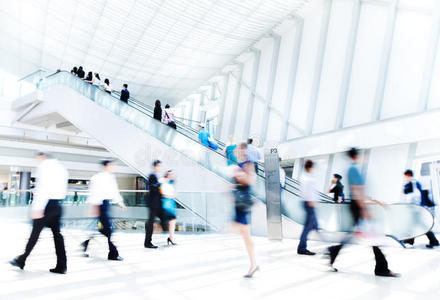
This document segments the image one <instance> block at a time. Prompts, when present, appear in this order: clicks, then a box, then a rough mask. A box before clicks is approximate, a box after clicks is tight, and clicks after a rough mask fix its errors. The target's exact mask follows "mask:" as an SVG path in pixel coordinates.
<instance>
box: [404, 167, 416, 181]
mask: <svg viewBox="0 0 440 300" xmlns="http://www.w3.org/2000/svg"><path fill="white" fill-rule="evenodd" d="M403 175H405V179H406V181H408V182H409V181H411V179H412V178H413V176H414V173H413V171H412V170H410V169H408V170H406V171H405V173H403Z"/></svg>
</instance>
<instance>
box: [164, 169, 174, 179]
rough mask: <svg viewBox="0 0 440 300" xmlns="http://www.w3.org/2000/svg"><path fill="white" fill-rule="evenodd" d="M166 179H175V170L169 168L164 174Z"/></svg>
mask: <svg viewBox="0 0 440 300" xmlns="http://www.w3.org/2000/svg"><path fill="white" fill-rule="evenodd" d="M164 177H165V178H166V179H168V180H172V181H174V180H175V178H176V177H175V175H174V170H168V171H167V172H166V173H165V176H164Z"/></svg>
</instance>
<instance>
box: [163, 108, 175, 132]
mask: <svg viewBox="0 0 440 300" xmlns="http://www.w3.org/2000/svg"><path fill="white" fill-rule="evenodd" d="M165 116H166V117H167V119H168V123H167V125H168V126H170V127H171V128H174V129H177V125H176V122H174V121H173V120H171V119H170V117H169V116H168V113H167V112H166V111H165Z"/></svg>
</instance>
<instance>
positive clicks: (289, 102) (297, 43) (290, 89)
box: [281, 18, 304, 142]
mask: <svg viewBox="0 0 440 300" xmlns="http://www.w3.org/2000/svg"><path fill="white" fill-rule="evenodd" d="M303 29H304V19H300V18H298V19H297V20H296V32H295V40H294V42H293V43H294V44H293V47H292V49H293V53H292V60H291V61H290V73H289V81H288V86H287V96H286V101H285V103H286V109H285V110H284V114H283V124H284V127H283V128H282V133H281V141H283V142H284V141H286V140H287V135H288V133H289V124H290V122H289V119H290V114H291V111H292V106H293V102H294V100H293V93H294V91H295V83H296V74H297V71H298V61H299V53H300V51H301V41H302V33H303Z"/></svg>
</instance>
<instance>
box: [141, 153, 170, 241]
mask: <svg viewBox="0 0 440 300" xmlns="http://www.w3.org/2000/svg"><path fill="white" fill-rule="evenodd" d="M161 169H162V162H161V161H160V160H155V161H154V162H153V172H152V173H151V174H150V176H148V190H149V194H148V208H149V216H148V221H147V222H146V223H145V242H144V247H145V248H152V249H156V248H157V246H155V245H153V243H152V242H151V236H152V235H153V225H154V219H155V218H156V217H158V218H159V219H160V224H161V226H162V229H164V230H165V227H166V226H165V224H166V223H165V216H164V213H163V208H162V195H161V193H160V190H159V187H160V182H159V173H160V172H161Z"/></svg>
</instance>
